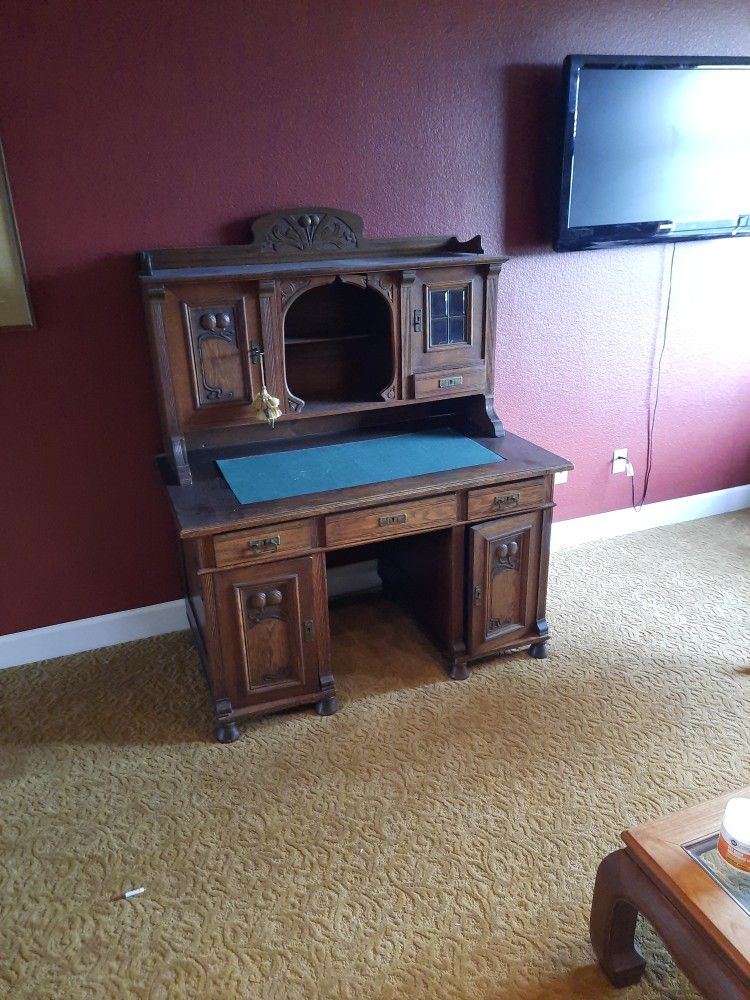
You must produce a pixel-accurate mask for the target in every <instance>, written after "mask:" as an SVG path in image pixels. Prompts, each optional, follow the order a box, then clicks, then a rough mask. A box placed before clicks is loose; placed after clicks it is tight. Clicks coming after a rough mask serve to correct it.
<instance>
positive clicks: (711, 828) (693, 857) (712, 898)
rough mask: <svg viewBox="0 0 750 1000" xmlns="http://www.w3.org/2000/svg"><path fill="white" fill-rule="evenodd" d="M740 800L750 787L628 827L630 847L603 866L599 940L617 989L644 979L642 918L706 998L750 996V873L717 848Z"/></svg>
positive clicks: (594, 910) (597, 904) (594, 917)
mask: <svg viewBox="0 0 750 1000" xmlns="http://www.w3.org/2000/svg"><path fill="white" fill-rule="evenodd" d="M734 795H742V796H746V797H748V798H750V787H748V788H744V789H741V790H740V791H737V792H733V793H732V794H731V795H725V796H724V797H723V798H721V799H714V800H713V801H712V802H708V803H705V804H703V805H699V806H695V807H693V808H692V809H685V810H683V811H682V812H678V813H673V814H672V815H671V816H666V817H664V818H663V819H658V820H654V821H653V822H652V823H646V824H645V825H644V826H638V827H635V828H634V829H632V830H626V831H625V832H624V833H623V834H622V839H623V840H624V841H625V845H626V846H625V848H622V849H620V850H619V851H615V852H614V853H612V854H610V855H608V856H607V857H606V858H605V859H604V860H603V861H602V863H601V864H600V865H599V870H598V871H597V875H596V884H595V887H594V899H593V903H592V907H591V923H590V933H591V943H592V944H593V946H594V951H595V953H596V957H597V959H598V960H599V964H600V965H601V967H602V969H603V970H604V972H605V974H606V976H607V978H608V979H609V980H610V982H611V983H612V984H613V985H614V986H630V985H632V984H633V983H637V982H638V980H639V979H640V978H641V976H642V974H643V970H644V967H645V962H644V960H643V957H642V956H641V955H640V954H639V952H638V951H637V950H636V947H635V943H634V933H635V924H636V918H637V916H638V914H639V913H641V914H643V916H644V917H645V918H646V919H647V920H648V921H649V922H650V923H651V924H652V925H653V927H654V929H655V930H656V932H657V934H659V936H660V937H661V939H662V940H663V941H664V944H665V945H666V946H667V948H668V949H669V951H670V952H671V954H672V957H673V958H674V960H675V962H676V963H677V965H679V967H680V968H681V969H682V971H683V972H684V973H685V975H686V976H688V978H689V979H690V980H691V982H692V983H693V984H694V985H695V986H696V987H697V989H699V990H700V991H701V992H702V993H703V994H704V995H705V996H706V997H709V998H711V1000H748V998H750V913H748V912H747V910H748V909H750V889H749V888H748V886H750V876H746V875H742V874H739V873H738V874H735V873H734V871H733V870H732V869H727V868H726V867H725V863H724V862H723V861H722V860H721V859H720V858H718V856H717V853H716V851H715V849H714V848H715V840H716V835H717V834H718V831H719V827H720V825H721V818H722V816H723V813H724V807H725V805H726V803H727V800H728V799H730V798H732V797H733V796H734ZM710 872H713V875H712V874H710ZM720 882H721V883H722V884H719V883H720ZM743 907H745V908H743Z"/></svg>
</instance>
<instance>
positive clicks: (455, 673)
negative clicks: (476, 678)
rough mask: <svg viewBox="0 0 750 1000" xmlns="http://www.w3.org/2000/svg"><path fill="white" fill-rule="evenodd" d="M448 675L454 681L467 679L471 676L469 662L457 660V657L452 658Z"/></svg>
mask: <svg viewBox="0 0 750 1000" xmlns="http://www.w3.org/2000/svg"><path fill="white" fill-rule="evenodd" d="M448 676H449V677H450V679H451V680H453V681H465V680H466V679H467V677H468V676H469V664H468V663H467V662H466V660H457V659H456V658H455V657H454V658H453V659H452V660H451V666H450V670H449V671H448Z"/></svg>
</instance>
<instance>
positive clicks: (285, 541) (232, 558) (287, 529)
mask: <svg viewBox="0 0 750 1000" xmlns="http://www.w3.org/2000/svg"><path fill="white" fill-rule="evenodd" d="M312 529H313V522H312V521H287V522H286V523H285V524H267V525H264V526H263V527H262V528H251V529H250V530H248V531H228V532H226V533H225V534H223V535H217V536H216V538H215V540H214V553H215V556H216V565H217V566H232V565H235V564H236V563H243V562H256V561H257V562H261V561H262V560H263V559H269V558H273V557H274V556H297V555H300V554H301V553H303V552H308V551H309V550H310V549H311V548H314V538H313V530H312Z"/></svg>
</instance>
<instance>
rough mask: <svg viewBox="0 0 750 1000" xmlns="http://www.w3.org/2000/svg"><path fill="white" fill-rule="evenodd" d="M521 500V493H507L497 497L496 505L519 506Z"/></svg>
mask: <svg viewBox="0 0 750 1000" xmlns="http://www.w3.org/2000/svg"><path fill="white" fill-rule="evenodd" d="M520 502H521V494H520V493H505V494H503V495H502V496H499V497H495V506H496V507H517V506H518V505H519V503H520Z"/></svg>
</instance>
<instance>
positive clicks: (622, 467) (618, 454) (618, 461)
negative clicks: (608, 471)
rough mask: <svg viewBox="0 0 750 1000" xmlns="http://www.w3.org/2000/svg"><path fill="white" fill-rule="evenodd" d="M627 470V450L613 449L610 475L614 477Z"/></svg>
mask: <svg viewBox="0 0 750 1000" xmlns="http://www.w3.org/2000/svg"><path fill="white" fill-rule="evenodd" d="M627 468H628V449H627V448H615V450H614V451H613V452H612V475H613V476H616V475H617V473H618V472H626V471H627Z"/></svg>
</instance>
